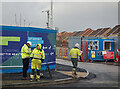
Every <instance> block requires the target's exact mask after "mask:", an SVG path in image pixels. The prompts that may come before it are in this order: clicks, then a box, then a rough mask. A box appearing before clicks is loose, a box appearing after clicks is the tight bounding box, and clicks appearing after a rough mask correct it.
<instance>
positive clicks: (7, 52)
mask: <svg viewBox="0 0 120 89" xmlns="http://www.w3.org/2000/svg"><path fill="white" fill-rule="evenodd" d="M0 33H1V34H0V50H1V52H0V60H1V61H0V67H1V68H0V72H1V73H16V72H22V67H23V66H22V59H21V53H20V51H21V47H22V46H23V44H25V43H26V42H27V41H31V42H32V45H31V49H32V50H33V49H34V48H35V47H36V45H37V44H42V49H43V50H44V51H45V60H44V62H43V63H42V67H41V70H45V69H46V68H47V65H46V64H47V63H48V64H49V67H50V69H55V68H56V33H57V31H56V30H52V29H46V28H35V27H17V26H3V25H1V26H0ZM30 66H31V60H30V63H29V70H28V72H30V70H31V69H30Z"/></svg>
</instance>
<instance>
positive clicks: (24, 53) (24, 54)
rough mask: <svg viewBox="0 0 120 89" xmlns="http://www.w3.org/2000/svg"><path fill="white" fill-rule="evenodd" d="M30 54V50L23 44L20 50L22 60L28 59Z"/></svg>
mask: <svg viewBox="0 0 120 89" xmlns="http://www.w3.org/2000/svg"><path fill="white" fill-rule="evenodd" d="M30 54H31V50H29V47H28V46H27V45H26V44H24V45H23V46H22V48H21V56H22V59H25V58H30Z"/></svg>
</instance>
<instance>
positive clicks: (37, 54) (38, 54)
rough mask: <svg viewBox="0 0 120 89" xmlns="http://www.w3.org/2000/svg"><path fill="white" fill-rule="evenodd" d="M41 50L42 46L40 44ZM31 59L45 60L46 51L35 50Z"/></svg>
mask: <svg viewBox="0 0 120 89" xmlns="http://www.w3.org/2000/svg"><path fill="white" fill-rule="evenodd" d="M38 45H39V47H40V49H41V44H38ZM30 57H33V59H45V53H44V50H41V51H40V50H38V49H37V47H36V48H35V49H34V50H33V52H32V53H31V55H30Z"/></svg>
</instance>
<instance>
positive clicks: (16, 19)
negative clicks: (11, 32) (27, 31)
mask: <svg viewBox="0 0 120 89" xmlns="http://www.w3.org/2000/svg"><path fill="white" fill-rule="evenodd" d="M15 24H16V26H17V18H16V13H15Z"/></svg>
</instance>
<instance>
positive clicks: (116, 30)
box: [106, 25, 120, 36]
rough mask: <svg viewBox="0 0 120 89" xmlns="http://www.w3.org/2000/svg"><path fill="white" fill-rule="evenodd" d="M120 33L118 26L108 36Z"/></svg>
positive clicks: (119, 26)
mask: <svg viewBox="0 0 120 89" xmlns="http://www.w3.org/2000/svg"><path fill="white" fill-rule="evenodd" d="M119 32H120V25H116V26H115V27H114V28H113V29H111V31H109V32H108V33H107V34H106V36H110V35H111V36H112V35H113V34H114V35H115V34H117V33H119Z"/></svg>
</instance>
